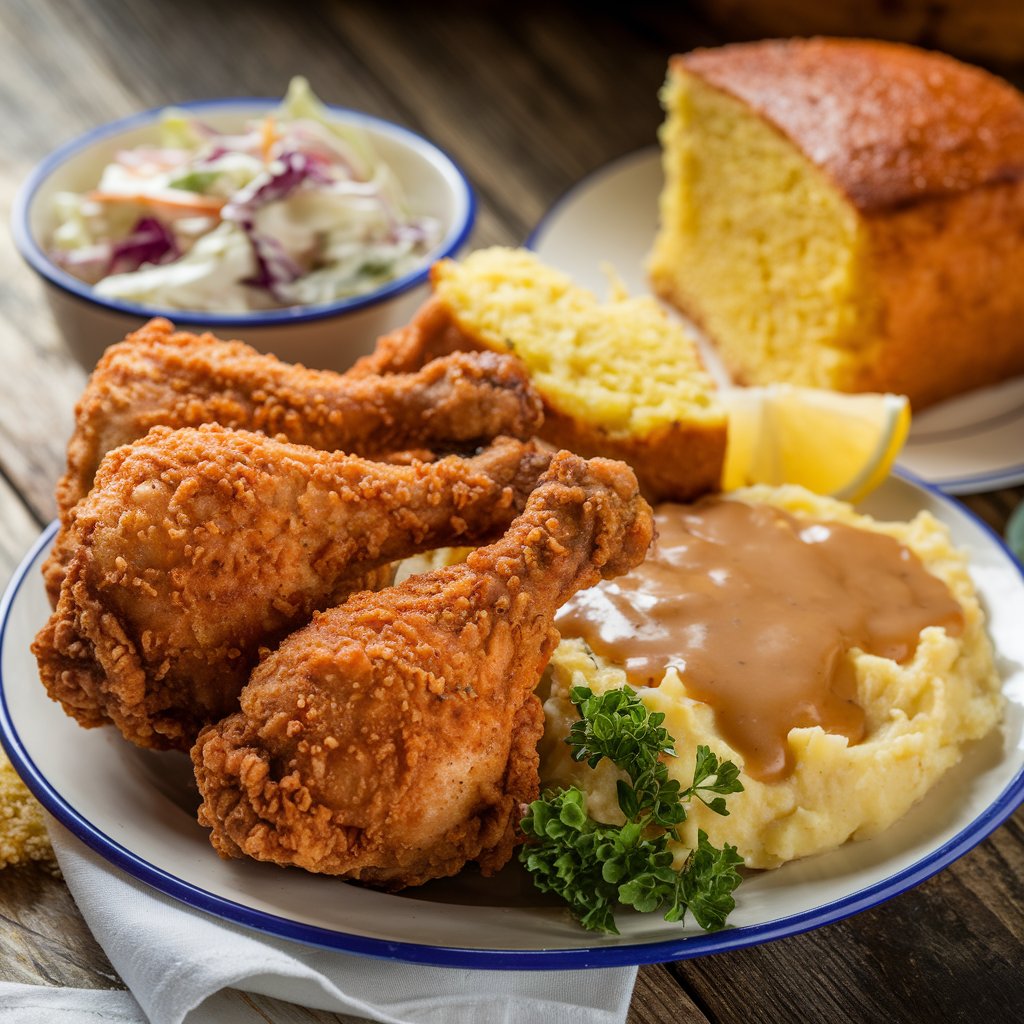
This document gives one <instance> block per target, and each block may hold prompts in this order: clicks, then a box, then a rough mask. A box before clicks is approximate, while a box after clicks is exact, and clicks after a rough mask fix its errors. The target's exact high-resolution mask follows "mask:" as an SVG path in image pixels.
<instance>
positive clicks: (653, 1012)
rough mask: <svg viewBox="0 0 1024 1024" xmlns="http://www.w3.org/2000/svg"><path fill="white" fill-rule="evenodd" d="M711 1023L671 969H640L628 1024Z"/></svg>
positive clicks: (652, 967) (627, 1019) (654, 967)
mask: <svg viewBox="0 0 1024 1024" xmlns="http://www.w3.org/2000/svg"><path fill="white" fill-rule="evenodd" d="M708 1020H709V1018H708V1017H706V1016H705V1015H704V1014H703V1013H702V1012H701V1009H700V1008H699V1007H698V1006H697V1004H696V1003H695V1002H694V1001H693V998H692V997H691V995H690V994H689V993H687V992H686V990H685V989H684V988H682V987H681V986H680V984H679V982H678V980H677V979H676V977H675V976H674V974H673V973H672V971H671V969H670V968H669V967H668V966H666V965H665V964H653V965H651V966H649V967H641V968H640V970H639V972H638V973H637V978H636V988H635V989H634V990H633V1002H632V1004H631V1005H630V1008H629V1015H628V1016H627V1017H626V1024H659V1022H662V1021H674V1022H675V1024H707V1022H708Z"/></svg>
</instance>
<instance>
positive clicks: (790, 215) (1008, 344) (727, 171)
mask: <svg viewBox="0 0 1024 1024" xmlns="http://www.w3.org/2000/svg"><path fill="white" fill-rule="evenodd" d="M662 101H663V103H664V106H665V110H666V114H667V117H666V120H665V123H664V125H663V127H662V132H661V141H662V145H663V160H664V169H665V186H664V190H663V192H662V195H661V209H660V212H661V226H660V229H659V232H658V235H657V238H656V240H655V243H654V248H653V251H652V253H651V256H650V261H649V271H650V276H651V281H652V283H653V286H654V289H655V291H656V292H657V293H658V294H660V295H661V296H663V297H664V298H666V299H668V300H669V301H671V302H672V303H674V304H675V305H676V306H678V307H679V308H680V309H681V310H682V311H683V312H685V313H686V314H687V315H688V316H690V317H691V318H693V319H694V320H695V321H697V322H698V323H700V324H701V325H702V326H703V327H704V329H705V330H706V331H707V333H708V335H709V336H710V337H711V339H712V340H713V341H714V342H715V343H716V344H717V345H718V347H719V348H720V350H721V352H722V356H723V358H724V361H725V362H726V364H727V366H728V367H729V368H730V370H731V372H732V373H733V375H734V377H735V378H736V379H737V380H738V381H739V382H741V383H748V384H756V383H770V382H772V381H789V382H791V383H794V384H801V385H807V386H812V387H826V388H833V389H835V390H839V391H895V392H899V393H903V394H906V395H908V396H909V397H910V399H911V402H912V403H913V405H914V406H915V408H918V409H920V408H921V407H923V406H926V405H928V404H930V403H933V402H936V401H938V400H940V399H942V398H945V397H947V396H950V395H953V394H956V393H958V392H961V391H965V390H967V389H969V388H972V387H976V386H979V385H983V384H991V383H995V382H998V381H1000V380H1003V379H1005V378H1007V377H1011V376H1013V375H1016V374H1018V373H1021V372H1024V289H1022V288H1021V287H1020V282H1021V281H1022V280H1024V245H1021V244H1020V239H1021V237H1022V236H1024V97H1022V96H1021V94H1020V93H1018V92H1017V91H1016V90H1015V89H1013V88H1012V87H1010V86H1009V85H1007V84H1006V83H1005V82H1003V81H1001V80H1000V79H998V78H996V77H994V76H992V75H990V74H988V73H987V72H984V71H981V70H979V69H977V68H973V67H969V66H967V65H965V64H961V63H959V62H958V61H955V60H953V59H952V58H950V57H946V56H944V55H941V54H937V53H929V52H925V51H923V50H918V49H915V48H913V47H909V46H903V45H899V44H892V43H881V42H868V41H861V40H840V39H809V40H808V39H793V40H768V41H763V42H758V43H749V44H739V45H734V46H725V47H722V48H720V49H711V50H697V51H695V52H693V53H690V54H686V55H684V56H677V57H675V58H673V59H672V61H671V63H670V66H669V74H668V80H667V83H666V85H665V88H664V90H663V93H662Z"/></svg>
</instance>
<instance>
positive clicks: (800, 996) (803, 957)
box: [672, 830, 1024, 1024]
mask: <svg viewBox="0 0 1024 1024" xmlns="http://www.w3.org/2000/svg"><path fill="white" fill-rule="evenodd" d="M1000 843H1001V845H1002V846H1003V847H1004V848H1005V847H1006V846H1012V847H1013V848H1014V853H1013V855H1012V856H1013V858H1014V859H1015V860H1017V861H1019V858H1020V856H1021V851H1020V846H1019V843H1018V842H1017V841H1015V840H1014V841H1011V839H1010V836H1009V834H1005V830H1004V835H1002V836H1001V837H1000ZM998 858H999V854H998V853H997V852H996V842H995V841H994V840H989V841H987V842H986V843H985V844H983V846H982V847H981V848H980V849H978V850H975V851H973V852H972V853H970V854H968V855H967V856H966V857H964V858H963V859H962V860H960V861H958V862H957V863H956V864H955V865H953V867H951V868H950V869H948V870H946V871H943V872H941V873H940V874H938V875H937V876H935V877H934V878H932V879H930V880H929V881H927V882H926V883H924V884H923V885H921V886H918V887H917V888H916V889H913V890H911V891H910V892H908V893H905V894H903V895H902V896H900V897H898V898H897V899H895V900H892V901H890V902H889V903H887V904H885V905H883V906H881V907H878V908H875V909H874V910H870V911H867V912H865V913H862V914H858V915H856V916H854V917H852V918H848V919H847V920H845V921H841V922H838V923H837V924H833V925H829V926H827V927H825V928H822V929H819V930H817V931H814V932H808V933H806V934H803V935H798V936H794V937H791V938H788V939H782V940H779V941H777V942H773V943H769V944H766V945H763V946H757V947H753V948H751V949H745V950H739V951H737V952H734V953H727V954H720V955H718V956H714V957H707V958H704V959H702V960H697V961H680V962H679V963H677V964H675V965H673V967H672V970H673V973H674V974H675V975H676V977H677V978H678V979H679V981H680V983H681V984H683V985H684V986H685V987H687V988H688V989H691V990H692V991H693V992H695V993H696V996H697V999H698V1001H699V1002H700V1004H701V1005H702V1006H706V1007H708V1008H710V1012H709V1016H710V1017H711V1019H713V1020H715V1021H716V1022H720V1024H731V1022H735V1024H768V1022H774V1021H782V1020H798V1019H803V1018H804V1017H805V1016H806V1014H807V1012H808V1007H809V1006H813V1019H814V1020H820V1021H837V1022H838V1021H848V1022H851V1024H859V1022H864V1024H873V1022H876V1021H890V1020H891V1021H895V1020H899V1021H938V1020H968V1019H970V1020H994V1021H1002V1020H1011V1019H1014V1017H1013V1016H1012V1014H1013V1013H1015V1012H1016V1008H1018V1007H1019V1005H1020V999H1021V996H1022V995H1024V981H1022V978H1021V972H1020V930H1021V927H1022V926H1024V893H1022V886H1021V882H1020V876H1019V875H1018V876H1016V877H1011V875H1010V872H1009V871H1007V870H1006V869H1005V868H1004V867H1003V866H999V867H998V868H997V869H996V871H995V872H994V873H993V872H992V871H990V870H987V869H988V868H990V867H991V863H992V860H993V859H998ZM995 879H999V880H1000V881H999V882H998V883H996V881H995ZM1001 898H1007V899H1008V900H1009V902H1008V903H1007V904H1006V905H1005V906H1003V907H1002V908H1001V909H1000V910H998V911H997V910H996V903H997V901H998V900H999V899H1001Z"/></svg>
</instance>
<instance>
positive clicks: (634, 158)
mask: <svg viewBox="0 0 1024 1024" xmlns="http://www.w3.org/2000/svg"><path fill="white" fill-rule="evenodd" d="M660 155H661V147H660V146H659V145H658V144H657V143H654V144H647V145H644V146H639V147H637V148H636V149H631V150H629V151H628V152H626V153H621V154H619V156H616V157H612V158H611V159H610V160H606V161H605V162H604V163H603V164H599V165H598V166H597V167H594V168H593V169H592V170H590V171H587V173H586V174H584V175H583V177H582V178H579V179H577V180H576V181H574V182H573V183H572V184H571V185H569V186H568V187H567V188H566V189H564V190H563V191H562V192H561V194H560V195H559V196H558V197H557V198H556V199H555V200H554V202H552V203H551V205H550V206H549V207H548V208H547V209H546V210H545V211H544V212H543V213H542V214H541V216H540V219H539V220H538V221H537V223H536V224H535V225H534V226H533V228H532V229H531V230H530V233H529V234H528V235H527V236H526V239H525V240H524V242H523V245H524V246H525V247H526V248H527V249H530V250H531V251H534V252H536V251H537V247H538V246H539V245H540V244H541V243H542V242H543V240H544V236H545V235H546V234H547V233H548V231H549V229H550V223H551V221H552V220H554V218H555V217H557V216H558V215H559V213H561V211H562V209H563V207H565V206H566V205H568V204H570V203H571V202H572V201H573V198H574V196H575V194H576V193H577V192H580V191H583V190H584V189H589V188H593V187H594V186H595V185H597V184H598V183H599V182H600V180H601V179H602V178H606V177H610V176H612V175H614V174H616V173H617V172H619V171H622V170H625V169H626V168H627V167H629V166H631V165H632V164H634V163H638V164H639V163H644V162H646V161H648V160H654V159H659V160H660ZM1011 379H1012V378H1011ZM897 465H898V468H899V469H900V471H901V472H904V473H907V474H909V475H910V476H912V477H913V479H915V480H918V481H922V480H923V478H921V477H919V476H917V475H916V474H914V473H912V472H911V471H909V470H906V469H905V468H904V467H903V466H899V464H898V463H897ZM927 483H928V485H929V486H930V487H933V488H938V489H939V490H941V491H944V492H945V493H946V494H978V493H982V492H984V491H988V490H998V489H1000V488H1003V487H1014V486H1016V485H1018V484H1024V461H1022V462H1017V463H1013V464H1011V465H1007V466H1002V467H1000V468H999V469H993V470H990V471H988V472H983V473H968V474H966V475H964V474H960V475H958V476H951V477H941V476H935V477H934V478H931V479H929V480H928V481H927Z"/></svg>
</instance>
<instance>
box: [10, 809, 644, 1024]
mask: <svg viewBox="0 0 1024 1024" xmlns="http://www.w3.org/2000/svg"><path fill="white" fill-rule="evenodd" d="M49 826H50V837H51V839H52V841H53V847H54V850H55V851H56V853H57V859H58V860H59V861H60V866H61V869H62V870H63V872H64V878H65V880H66V881H67V884H68V887H69V888H70V889H71V892H72V895H73V896H74V897H75V901H76V902H77V904H78V906H79V909H80V910H81V911H82V914H83V916H84V917H85V919H86V921H87V922H88V924H89V927H90V928H91V929H92V931H93V934H94V935H95V936H96V939H97V941H98V942H99V944H100V945H101V946H102V947H103V949H104V950H105V951H106V954H107V956H108V957H109V958H110V962H111V963H112V964H113V965H114V967H115V968H116V969H117V971H118V973H119V974H120V975H121V977H122V978H123V979H124V982H125V984H126V985H127V986H128V988H129V989H130V992H104V991H94V990H85V989H59V988H45V987H42V986H36V985H10V984H8V985H0V1019H2V1020H3V1022H4V1024H71V1022H73V1021H74V1022H77V1021H83V1022H89V1021H96V1022H99V1021H114V1022H132V1024H134V1022H136V1021H138V1022H145V1021H146V1020H148V1021H150V1022H151V1024H184V1022H187V1024H213V1022H216V1024H254V1022H257V1021H258V1022H261V1024H266V1021H267V1020H273V1021H275V1022H276V1021H278V1020H281V1021H292V1020H298V1019H306V1018H303V1017H300V1016H299V1015H298V1014H296V1012H295V1010H294V1007H287V1006H285V1005H283V1004H278V1007H277V1010H278V1012H275V1011H274V1004H273V1002H272V1000H286V1001H287V1002H289V1003H298V1004H300V1005H302V1006H308V1007H311V1008H313V1009H318V1010H331V1011H333V1012H335V1013H343V1014H349V1015H352V1016H353V1017H355V1018H357V1019H359V1018H364V1019H365V1018H368V1019H370V1020H374V1021H383V1022H387V1024H478V1022H483V1021H486V1022H487V1024H622V1022H623V1021H625V1019H626V1013H627V1011H628V1009H629V1001H630V997H631V995H632V991H633V984H634V982H635V980H636V968H635V967H629V968H613V969H612V968H606V969H601V970H581V971H472V970H462V969H451V968H440V967H422V966H419V965H417V964H402V963H395V962H392V961H386V960H371V959H367V958H363V957H356V956H349V955H346V954H343V953H334V952H330V951H324V950H318V949H312V948H309V947H307V946H302V945H299V944H296V943H292V942H288V941H285V940H283V939H276V938H270V937H268V936H265V935H260V934H258V933H256V932H251V931H247V930H246V929H244V928H241V927H237V926H235V925H233V924H229V923H228V922H226V921H221V920H218V919H217V918H213V917H210V916H208V915H206V914H204V913H202V912H200V911H194V910H190V909H189V908H187V907H185V906H183V905H182V904H180V903H178V902H176V901H175V900H172V899H171V898H170V897H167V896H164V895H163V894H162V893H159V892H157V891H156V890H154V889H151V888H149V887H148V886H147V885H144V884H143V883H142V882H139V881H137V880H136V879H134V878H132V877H131V876H130V875H127V874H125V873H124V872H122V871H119V870H118V869H116V868H114V867H113V866H111V865H109V864H108V863H106V861H104V860H103V859H102V858H101V857H99V856H98V855H97V854H95V853H93V852H92V851H91V850H90V849H88V848H87V847H86V846H84V845H83V844H82V843H81V842H79V841H78V840H77V839H75V837H74V836H72V835H71V834H70V833H69V832H67V831H66V830H65V829H64V828H63V827H61V826H60V825H59V824H57V822H55V821H53V820H52V819H51V820H50V822H49ZM239 990H240V991H239ZM243 993H256V994H257V996H258V997H272V998H271V999H264V998H258V999H257V1000H254V999H252V998H251V997H249V996H247V995H243Z"/></svg>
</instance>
